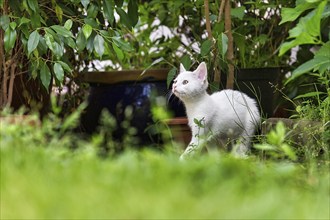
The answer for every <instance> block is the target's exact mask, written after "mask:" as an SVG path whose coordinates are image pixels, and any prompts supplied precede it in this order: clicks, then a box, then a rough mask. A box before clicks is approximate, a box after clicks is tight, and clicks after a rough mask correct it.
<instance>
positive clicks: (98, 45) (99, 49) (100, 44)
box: [94, 35, 104, 57]
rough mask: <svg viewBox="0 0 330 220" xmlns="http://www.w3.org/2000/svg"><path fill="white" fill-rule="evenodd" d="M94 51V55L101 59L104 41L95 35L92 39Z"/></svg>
mask: <svg viewBox="0 0 330 220" xmlns="http://www.w3.org/2000/svg"><path fill="white" fill-rule="evenodd" d="M94 49H95V51H96V53H97V54H98V55H99V56H100V57H102V55H103V53H104V39H103V37H102V36H101V35H96V36H95V38H94Z"/></svg>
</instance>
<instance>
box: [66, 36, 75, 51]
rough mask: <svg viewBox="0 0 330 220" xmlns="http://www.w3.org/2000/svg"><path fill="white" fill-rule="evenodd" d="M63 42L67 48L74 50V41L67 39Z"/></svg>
mask: <svg viewBox="0 0 330 220" xmlns="http://www.w3.org/2000/svg"><path fill="white" fill-rule="evenodd" d="M64 42H65V43H66V44H67V45H68V46H69V47H71V48H72V49H76V47H77V45H76V43H75V42H74V40H73V39H72V38H71V37H67V38H65V39H64Z"/></svg>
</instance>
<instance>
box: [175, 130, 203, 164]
mask: <svg viewBox="0 0 330 220" xmlns="http://www.w3.org/2000/svg"><path fill="white" fill-rule="evenodd" d="M204 133H205V129H204V128H203V129H201V128H198V127H197V126H196V127H194V129H192V138H191V141H190V143H189V144H188V146H187V148H186V149H185V151H184V152H183V153H182V154H181V156H180V160H184V159H186V158H189V157H192V156H193V155H195V154H196V153H199V152H200V151H201V150H202V148H203V146H204V145H205V143H206V137H205V135H204Z"/></svg>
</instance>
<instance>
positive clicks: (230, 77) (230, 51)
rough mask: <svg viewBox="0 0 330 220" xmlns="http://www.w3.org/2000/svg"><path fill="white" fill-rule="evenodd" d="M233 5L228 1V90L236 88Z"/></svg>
mask: <svg viewBox="0 0 330 220" xmlns="http://www.w3.org/2000/svg"><path fill="white" fill-rule="evenodd" d="M230 10H231V5H230V0H226V4H225V32H226V35H227V37H228V51H227V60H228V78H227V84H226V88H227V89H233V88H234V71H235V68H234V41H233V35H232V31H231V15H230Z"/></svg>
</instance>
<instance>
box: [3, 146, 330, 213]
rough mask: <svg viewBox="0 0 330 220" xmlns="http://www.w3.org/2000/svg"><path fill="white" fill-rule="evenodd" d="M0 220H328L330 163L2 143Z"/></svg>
mask: <svg viewBox="0 0 330 220" xmlns="http://www.w3.org/2000/svg"><path fill="white" fill-rule="evenodd" d="M0 150H1V191H0V192H1V202H0V205H1V207H0V208H1V210H0V211H1V219H24V218H25V219H119V218H125V219H132V218H134V219H136V218H143V219H145V218H156V219H160V218H163V219H164V218H166V219H167V218H176V219H182V218H195V219H196V218H198V219H208V218H217V219H220V218H225V219H244V218H245V219H246V218H248V219H257V218H260V219H289V218H292V219H327V218H329V215H330V213H329V204H330V201H329V172H328V169H327V168H328V166H327V165H323V166H321V167H318V168H312V167H310V168H308V169H307V168H304V167H303V166H302V165H299V164H291V163H286V162H280V163H274V162H260V161H257V159H254V158H251V159H247V160H237V159H234V158H230V157H229V156H209V155H206V156H202V157H200V158H198V159H196V160H193V161H187V162H180V161H178V158H177V155H171V154H163V153H160V152H153V151H150V150H145V151H141V152H134V151H127V152H125V153H123V154H121V155H119V156H117V157H115V158H109V159H100V158H99V157H98V156H96V154H95V153H94V150H93V149H92V148H89V147H88V146H85V147H82V148H80V149H78V150H77V151H75V152H72V151H70V150H68V149H66V148H62V147H59V146H57V147H54V146H50V147H47V148H40V147H35V146H28V145H27V146H3V145H2V144H1V147H0Z"/></svg>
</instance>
